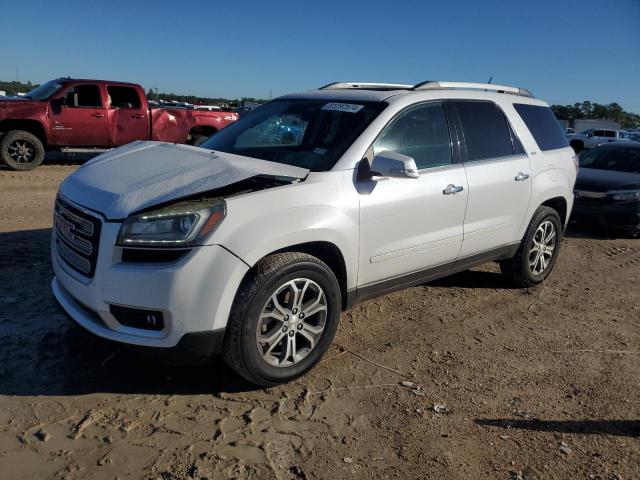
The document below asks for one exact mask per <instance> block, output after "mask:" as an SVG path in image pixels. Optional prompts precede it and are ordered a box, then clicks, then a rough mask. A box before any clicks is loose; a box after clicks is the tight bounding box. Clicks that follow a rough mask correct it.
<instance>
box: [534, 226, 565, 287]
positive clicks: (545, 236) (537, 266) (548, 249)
mask: <svg viewBox="0 0 640 480" xmlns="http://www.w3.org/2000/svg"><path fill="white" fill-rule="evenodd" d="M557 237H558V236H557V235H556V227H555V225H554V224H553V223H552V222H551V221H549V220H545V221H544V222H542V223H541V224H540V225H539V226H538V228H537V229H536V233H535V234H534V235H533V239H532V241H531V245H530V248H529V269H530V270H531V272H532V273H533V274H534V275H542V273H543V272H544V271H545V270H546V269H547V267H548V266H549V265H550V264H551V259H552V258H553V252H554V250H555V249H556V242H557V240H558V238H557Z"/></svg>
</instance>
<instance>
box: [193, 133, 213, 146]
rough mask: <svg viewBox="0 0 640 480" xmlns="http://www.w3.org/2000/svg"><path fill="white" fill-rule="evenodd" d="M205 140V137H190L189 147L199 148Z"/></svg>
mask: <svg viewBox="0 0 640 480" xmlns="http://www.w3.org/2000/svg"><path fill="white" fill-rule="evenodd" d="M207 138H209V137H207V136H205V135H191V145H193V146H194V147H199V146H200V145H201V144H202V143H204V141H205V140H206V139H207Z"/></svg>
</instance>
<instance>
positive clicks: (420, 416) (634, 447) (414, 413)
mask: <svg viewBox="0 0 640 480" xmlns="http://www.w3.org/2000/svg"><path fill="white" fill-rule="evenodd" d="M75 168H76V166H75V165H63V164H60V163H53V164H49V165H45V166H43V167H41V168H38V169H37V170H35V171H33V172H27V173H16V172H8V171H3V172H0V274H1V276H0V278H1V281H2V283H1V285H2V288H1V290H0V478H3V479H17V478H68V479H76V478H95V479H114V478H148V479H156V478H157V479H178V478H198V479H213V478H267V479H313V478H331V479H333V478H336V479H337V478H401V479H407V478H425V479H427V478H428V479H462V478H466V479H484V478H488V479H510V478H512V479H527V480H532V479H602V480H610V479H625V480H627V479H632V478H640V404H639V401H640V330H639V329H640V287H639V285H640V240H638V239H631V238H626V239H613V238H609V237H607V236H604V235H602V234H598V233H590V234H585V233H580V232H576V231H573V230H572V231H570V232H569V233H568V235H567V237H566V238H565V239H564V240H563V244H562V252H561V255H560V258H559V263H558V265H557V268H556V270H555V272H554V273H553V274H552V275H551V277H550V278H549V279H548V280H547V282H546V284H545V285H543V286H541V287H540V288H536V289H524V290H522V289H516V288H512V287H511V286H510V285H509V284H508V283H505V282H504V281H503V280H502V279H501V277H500V276H499V274H498V273H497V272H498V270H497V267H496V266H495V265H493V264H490V265H486V266H483V267H481V268H478V269H474V270H473V271H469V272H465V273H462V274H458V275H455V276H453V277H451V278H448V279H445V280H441V281H437V282H435V283H432V284H429V285H424V286H420V287H416V288H411V289H408V290H405V291H402V292H398V293H394V294H391V295H387V296H386V297H383V298H380V299H377V300H372V301H369V302H366V303H364V304H361V305H358V306H356V307H355V308H353V309H351V310H349V311H347V312H345V313H344V314H343V315H342V319H341V326H340V329H339V331H338V334H337V336H336V339H335V342H334V345H333V347H332V348H331V350H330V351H329V352H328V354H327V356H326V357H325V359H324V360H323V361H322V362H321V363H320V364H319V365H318V366H317V367H316V368H315V369H314V370H312V371H311V372H310V373H309V374H307V375H306V376H304V377H303V378H301V379H299V380H297V381H296V382H293V383H291V384H288V385H284V386H280V387H277V388H271V389H267V390H260V389H255V388H254V387H252V386H250V385H247V384H246V383H244V382H242V381H240V380H239V379H238V378H237V377H236V376H235V375H234V374H233V373H232V372H230V371H229V369H228V368H227V367H225V365H224V364H223V363H222V362H221V361H220V360H216V361H212V362H211V363H210V364H208V365H204V366H199V367H170V366H166V365H163V364H160V363H157V362H156V361H154V360H152V359H149V358H146V357H143V356H140V355H137V354H135V353H133V352H130V351H129V350H127V349H125V348H123V347H121V346H118V345H114V344H111V343H109V342H106V341H104V340H101V339H99V338H97V337H94V336H92V335H91V334H88V333H86V332H84V331H83V330H82V329H81V328H80V327H78V326H75V325H74V324H72V323H71V322H70V321H69V320H67V319H66V317H65V316H64V315H63V314H62V313H61V311H60V309H59V308H58V306H57V305H56V302H55V301H54V299H53V296H52V294H51V293H50V288H49V283H50V280H51V277H52V271H51V265H50V261H49V237H50V228H51V211H52V204H53V201H54V197H55V193H56V190H57V188H58V184H59V182H60V181H61V180H62V179H63V178H64V177H65V176H66V175H68V174H70V173H71V172H73V170H74V169H75ZM403 381H404V382H405V384H404V385H403V384H402V382H403ZM406 382H412V383H406Z"/></svg>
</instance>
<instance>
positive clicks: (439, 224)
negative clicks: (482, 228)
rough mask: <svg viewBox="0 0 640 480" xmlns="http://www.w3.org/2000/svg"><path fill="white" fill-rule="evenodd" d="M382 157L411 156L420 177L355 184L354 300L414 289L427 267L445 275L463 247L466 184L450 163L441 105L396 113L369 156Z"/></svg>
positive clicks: (462, 174) (459, 169)
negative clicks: (392, 288) (388, 288)
mask: <svg viewBox="0 0 640 480" xmlns="http://www.w3.org/2000/svg"><path fill="white" fill-rule="evenodd" d="M382 151H393V152H398V153H402V154H404V155H409V156H411V157H413V159H414V160H415V161H416V165H417V167H418V170H419V173H420V175H419V178H417V179H410V178H406V179H405V178H390V179H382V180H378V181H375V180H363V181H360V183H359V186H358V187H359V192H360V258H359V270H358V294H360V291H361V289H363V290H366V289H367V288H374V289H375V288H378V287H379V286H380V288H381V289H382V290H384V289H385V288H384V287H383V285H385V283H383V282H385V281H389V282H390V283H394V282H396V283H397V285H401V284H403V282H404V283H405V284H409V283H412V281H411V279H412V278H414V279H415V278H416V276H420V274H421V273H423V272H424V271H425V270H426V269H429V268H431V267H437V266H443V265H444V266H445V267H443V268H449V267H450V265H451V263H452V262H453V261H454V260H455V259H456V257H457V256H458V252H459V250H460V246H461V244H462V234H463V230H462V226H463V220H464V212H465V208H466V205H467V180H466V175H465V171H464V167H463V166H462V165H461V164H459V163H454V162H453V157H452V143H451V139H450V135H449V128H448V124H447V119H446V116H445V113H444V109H443V105H442V103H440V102H429V103H425V104H420V105H418V106H414V107H411V108H409V109H408V110H405V111H403V112H401V113H400V114H398V116H396V117H395V119H394V120H392V121H391V122H390V124H389V125H388V126H387V127H386V128H385V130H384V131H383V133H382V134H381V136H380V137H379V138H378V139H377V140H376V142H375V143H374V145H373V154H374V155H375V154H376V153H380V152H382ZM363 161H364V160H363ZM411 274H413V275H411ZM376 284H378V285H376Z"/></svg>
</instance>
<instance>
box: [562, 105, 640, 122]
mask: <svg viewBox="0 0 640 480" xmlns="http://www.w3.org/2000/svg"><path fill="white" fill-rule="evenodd" d="M551 110H553V113H554V114H555V116H556V118H557V119H559V120H568V121H569V126H570V127H573V121H574V120H582V119H593V120H613V121H614V122H618V123H619V124H620V126H621V127H622V128H625V129H630V128H640V115H638V114H637V113H631V112H625V110H624V109H623V108H622V107H621V106H620V105H618V104H617V103H609V104H607V105H602V104H600V103H591V102H589V101H588V100H585V101H584V102H582V103H574V104H573V105H551Z"/></svg>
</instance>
